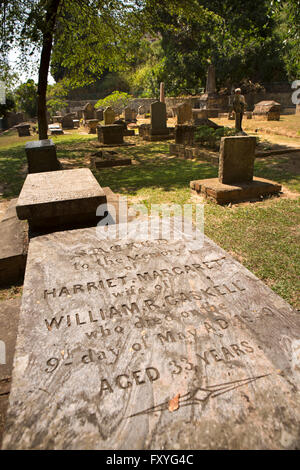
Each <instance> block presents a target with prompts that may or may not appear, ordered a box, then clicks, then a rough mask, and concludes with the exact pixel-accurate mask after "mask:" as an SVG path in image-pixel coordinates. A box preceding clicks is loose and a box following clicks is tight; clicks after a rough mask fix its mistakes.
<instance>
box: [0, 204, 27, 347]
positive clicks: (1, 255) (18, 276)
mask: <svg viewBox="0 0 300 470" xmlns="http://www.w3.org/2000/svg"><path fill="white" fill-rule="evenodd" d="M16 204H17V199H13V200H12V201H11V202H10V205H9V207H8V209H7V211H6V213H5V215H4V218H3V219H2V220H1V222H0V240H1V243H0V286H10V285H13V284H16V283H19V282H22V281H23V279H24V273H25V266H26V258H27V250H28V224H27V222H26V221H24V220H19V219H18V217H17V214H16ZM1 339H3V338H1V336H0V340H1Z"/></svg>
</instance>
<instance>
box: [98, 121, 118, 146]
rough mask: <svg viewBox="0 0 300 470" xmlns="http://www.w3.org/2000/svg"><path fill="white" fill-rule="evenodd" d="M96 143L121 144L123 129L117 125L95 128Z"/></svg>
mask: <svg viewBox="0 0 300 470" xmlns="http://www.w3.org/2000/svg"><path fill="white" fill-rule="evenodd" d="M97 135H98V141H99V142H100V143H101V144H106V145H112V144H123V142H124V139H123V136H124V127H123V126H122V125H119V124H110V125H107V126H98V127H97Z"/></svg>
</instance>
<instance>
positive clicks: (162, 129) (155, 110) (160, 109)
mask: <svg viewBox="0 0 300 470" xmlns="http://www.w3.org/2000/svg"><path fill="white" fill-rule="evenodd" d="M151 131H152V134H166V133H167V110H166V104H165V103H162V102H160V101H155V102H154V103H151Z"/></svg>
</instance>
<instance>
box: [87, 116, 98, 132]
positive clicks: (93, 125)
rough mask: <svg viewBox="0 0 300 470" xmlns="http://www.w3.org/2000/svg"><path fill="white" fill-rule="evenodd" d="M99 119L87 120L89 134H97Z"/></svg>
mask: <svg viewBox="0 0 300 470" xmlns="http://www.w3.org/2000/svg"><path fill="white" fill-rule="evenodd" d="M98 122H99V121H98V119H88V120H87V121H86V124H87V127H88V129H89V134H97V126H98Z"/></svg>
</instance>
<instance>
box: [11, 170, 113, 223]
mask: <svg viewBox="0 0 300 470" xmlns="http://www.w3.org/2000/svg"><path fill="white" fill-rule="evenodd" d="M105 203H106V196H105V194H104V192H103V190H102V188H101V186H100V185H99V183H98V182H97V180H96V179H95V177H94V176H93V174H92V172H91V170H89V169H88V168H80V169H76V170H62V171H56V172H54V171H51V172H46V173H34V174H30V175H27V177H26V180H25V182H24V185H23V188H22V190H21V193H20V196H19V199H18V203H17V206H16V210H17V215H18V217H19V218H20V219H21V220H28V222H29V228H30V230H31V231H33V232H43V231H55V230H62V229H72V228H78V227H86V226H93V225H94V226H96V225H97V222H98V221H99V217H97V216H96V210H97V207H98V206H99V205H100V204H105Z"/></svg>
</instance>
